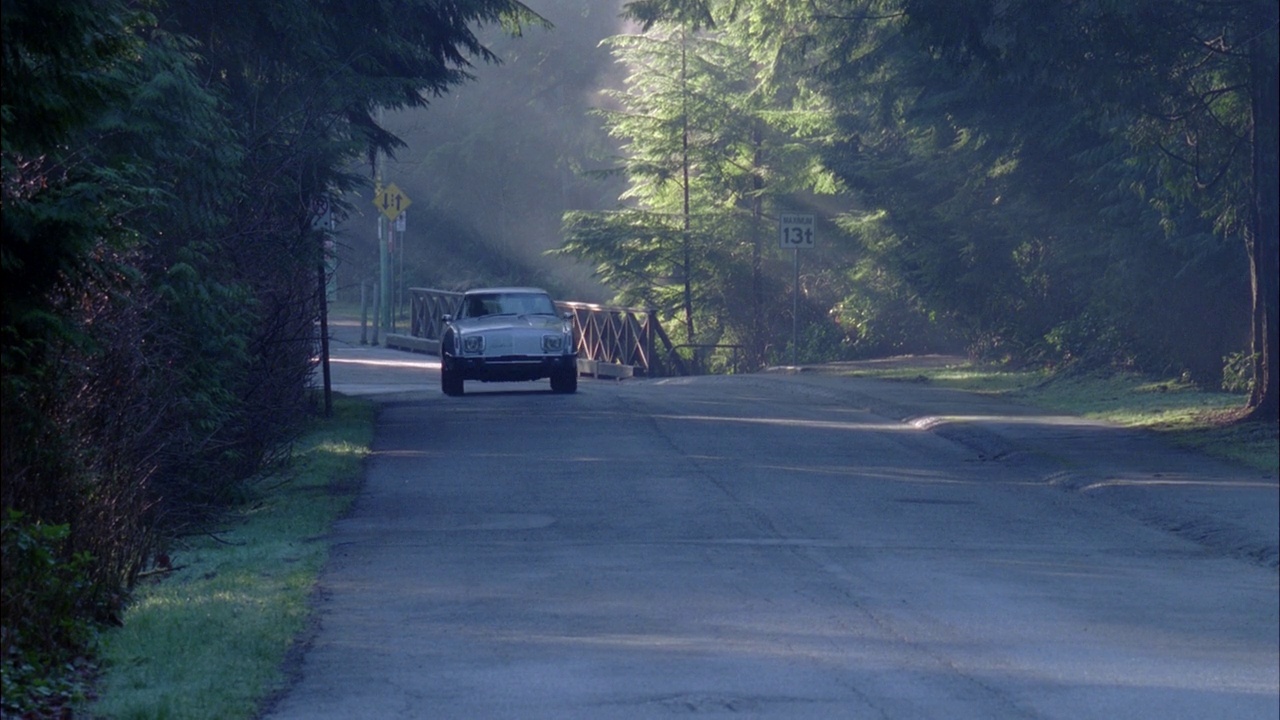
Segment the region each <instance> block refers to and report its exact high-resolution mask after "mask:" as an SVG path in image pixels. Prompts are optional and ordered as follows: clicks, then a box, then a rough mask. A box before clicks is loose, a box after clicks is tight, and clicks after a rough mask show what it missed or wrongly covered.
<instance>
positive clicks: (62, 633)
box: [0, 509, 97, 714]
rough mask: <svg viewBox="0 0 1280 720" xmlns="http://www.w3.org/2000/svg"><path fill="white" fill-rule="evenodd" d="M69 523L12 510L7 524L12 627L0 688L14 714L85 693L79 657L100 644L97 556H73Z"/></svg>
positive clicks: (1, 538) (2, 537)
mask: <svg viewBox="0 0 1280 720" xmlns="http://www.w3.org/2000/svg"><path fill="white" fill-rule="evenodd" d="M69 535H70V528H69V527H68V526H67V525H46V524H42V523H40V522H32V521H31V520H29V519H27V518H26V517H25V516H24V515H23V514H22V513H21V512H18V511H16V510H12V509H8V510H6V511H5V513H4V517H3V519H0V563H3V565H4V583H3V586H0V598H2V599H0V607H3V611H4V617H5V624H4V634H3V648H2V653H3V654H2V655H0V682H2V683H3V689H4V692H3V697H4V700H3V702H2V703H0V707H2V708H3V711H4V712H5V713H6V714H7V713H15V714H23V713H26V712H28V711H34V710H37V709H38V708H40V707H43V706H45V705H47V704H49V703H50V702H51V701H57V702H60V700H59V698H60V697H61V696H63V695H65V694H68V693H78V692H79V691H80V690H81V688H80V687H79V685H78V683H77V678H76V670H77V665H76V660H77V658H78V653H79V652H80V651H82V650H83V649H86V648H88V647H90V646H91V645H92V643H93V642H94V640H95V638H96V637H97V635H96V627H95V626H94V624H93V623H92V622H91V620H90V618H92V617H93V615H94V611H95V610H96V608H93V607H86V604H88V603H90V602H91V601H92V598H93V593H92V590H91V588H90V587H89V586H90V580H89V571H90V566H91V564H92V558H91V557H89V556H88V555H87V554H86V553H83V552H80V553H71V552H69V550H68V548H69V547H70V546H69V543H68V542H67V540H68V537H69Z"/></svg>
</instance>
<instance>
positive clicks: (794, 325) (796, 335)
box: [791, 247, 800, 367]
mask: <svg viewBox="0 0 1280 720" xmlns="http://www.w3.org/2000/svg"><path fill="white" fill-rule="evenodd" d="M791 252H793V253H795V264H796V284H795V290H793V291H792V292H791V364H792V366H795V367H799V365H800V360H799V358H800V330H799V328H800V248H798V247H796V248H792V250H791Z"/></svg>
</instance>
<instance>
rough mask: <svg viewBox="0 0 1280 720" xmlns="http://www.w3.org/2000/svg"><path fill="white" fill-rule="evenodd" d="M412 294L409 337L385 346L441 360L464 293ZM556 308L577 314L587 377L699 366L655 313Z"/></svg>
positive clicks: (393, 337) (394, 337) (656, 373)
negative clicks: (449, 321) (450, 319)
mask: <svg viewBox="0 0 1280 720" xmlns="http://www.w3.org/2000/svg"><path fill="white" fill-rule="evenodd" d="M409 294H410V299H411V302H412V304H411V311H410V321H409V334H408V335H404V334H396V333H390V334H388V335H387V336H386V340H385V344H386V346H387V347H396V348H400V349H403V350H413V351H415V352H425V353H430V354H432V355H439V354H440V336H441V334H442V333H443V332H444V316H445V315H447V314H453V313H454V312H456V311H457V307H458V301H459V299H460V298H461V297H462V293H459V292H451V291H448V290H435V289H431V288H410V289H409ZM556 306H557V308H558V309H559V311H560V312H561V313H570V314H571V315H572V319H573V336H574V341H575V343H576V344H577V348H578V372H579V373H581V374H583V375H592V376H595V377H601V378H625V377H632V376H635V375H642V376H648V377H662V376H667V375H688V374H690V370H691V368H692V367H696V365H697V363H696V362H692V363H691V362H687V361H686V360H685V359H684V358H683V357H682V356H681V353H680V350H682V349H684V348H682V347H680V346H675V345H672V343H671V339H670V338H669V337H667V333H666V331H664V330H663V329H662V325H661V323H659V322H658V316H657V314H656V313H655V312H654V311H653V310H649V309H643V308H626V307H612V306H608V305H595V304H592V303H581V302H558V303H556ZM685 347H689V346H685ZM695 351H696V349H695Z"/></svg>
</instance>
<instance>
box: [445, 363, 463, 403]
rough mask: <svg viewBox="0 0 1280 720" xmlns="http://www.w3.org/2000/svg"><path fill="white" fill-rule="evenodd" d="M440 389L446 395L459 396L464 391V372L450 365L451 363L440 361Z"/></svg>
mask: <svg viewBox="0 0 1280 720" xmlns="http://www.w3.org/2000/svg"><path fill="white" fill-rule="evenodd" d="M440 390H441V391H443V392H444V394H445V395H450V396H457V395H461V394H462V393H463V389H462V374H461V373H459V372H458V371H457V370H454V369H452V368H450V367H449V363H448V362H445V361H441V363H440Z"/></svg>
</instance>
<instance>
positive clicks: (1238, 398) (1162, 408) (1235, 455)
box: [853, 363, 1280, 473]
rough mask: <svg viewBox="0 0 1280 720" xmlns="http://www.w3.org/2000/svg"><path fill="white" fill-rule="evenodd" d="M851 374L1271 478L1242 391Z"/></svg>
mask: <svg viewBox="0 0 1280 720" xmlns="http://www.w3.org/2000/svg"><path fill="white" fill-rule="evenodd" d="M853 374H856V375H861V376H865V377H878V378H883V379H886V380H895V381H900V382H927V383H931V384H934V385H938V386H941V387H948V388H954V389H957V390H964V391H967V392H974V393H981V394H984V395H998V396H1001V397H1007V398H1009V399H1011V400H1015V401H1017V402H1021V403H1026V404H1028V405H1034V406H1036V407H1043V408H1046V409H1050V410H1058V411H1061V412H1065V413H1068V414H1071V415H1080V416H1083V417H1088V418H1094V419H1097V420H1105V421H1107V422H1111V423H1115V424H1117V425H1121V426H1123V427H1130V428H1142V429H1145V430H1150V431H1152V432H1155V433H1158V434H1160V435H1161V436H1163V437H1165V438H1166V439H1168V440H1169V441H1171V442H1173V443H1176V444H1178V445H1181V446H1183V447H1188V448H1192V449H1195V450H1198V451H1200V452H1203V453H1205V454H1206V455H1211V456H1214V457H1218V458H1222V459H1224V460H1230V461H1233V462H1238V463H1241V464H1243V465H1247V466H1249V467H1252V468H1256V469H1258V470H1262V471H1265V472H1271V473H1274V472H1276V469H1277V462H1280V460H1278V459H1280V442H1277V426H1276V424H1275V423H1273V422H1263V421H1251V422H1242V421H1240V414H1241V407H1242V405H1243V401H1244V397H1245V396H1244V393H1242V392H1226V391H1220V390H1206V389H1204V388H1201V387H1200V386H1198V385H1196V384H1195V383H1192V382H1190V381H1189V380H1188V379H1187V378H1185V377H1176V378H1164V379H1160V378H1153V377H1150V376H1144V375H1140V374H1136V373H1129V372H1118V371H1113V370H1106V371H1094V372H1072V371H1065V372H1064V371H1059V372H1054V371H1051V370H1046V369H1019V370H1010V369H1006V368H1001V367H998V366H994V365H989V364H981V363H963V364H958V365H953V366H949V367H923V366H919V367H911V366H910V365H909V363H908V364H907V366H905V367H896V368H893V369H883V370H859V371H857V372H856V373H853Z"/></svg>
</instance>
